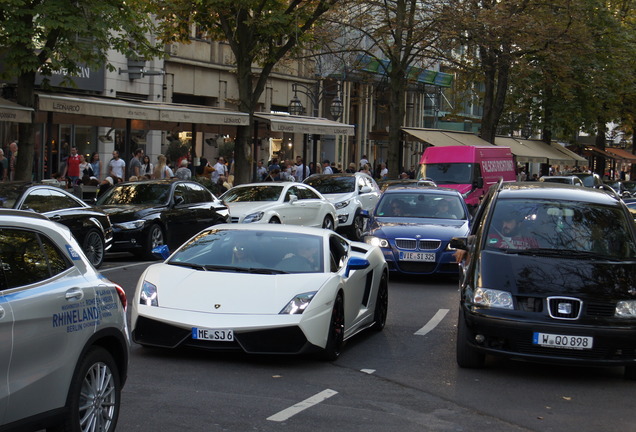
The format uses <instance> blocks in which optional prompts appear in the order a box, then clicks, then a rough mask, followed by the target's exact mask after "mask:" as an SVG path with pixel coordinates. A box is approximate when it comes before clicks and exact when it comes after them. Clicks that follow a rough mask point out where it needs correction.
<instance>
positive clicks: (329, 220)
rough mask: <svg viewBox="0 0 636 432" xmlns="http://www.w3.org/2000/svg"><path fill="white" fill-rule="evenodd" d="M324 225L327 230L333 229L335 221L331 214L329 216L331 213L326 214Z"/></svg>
mask: <svg viewBox="0 0 636 432" xmlns="http://www.w3.org/2000/svg"><path fill="white" fill-rule="evenodd" d="M322 227H323V228H324V229H326V230H331V231H333V228H334V223H333V219H332V218H331V216H329V215H327V216H325V220H323V221H322Z"/></svg>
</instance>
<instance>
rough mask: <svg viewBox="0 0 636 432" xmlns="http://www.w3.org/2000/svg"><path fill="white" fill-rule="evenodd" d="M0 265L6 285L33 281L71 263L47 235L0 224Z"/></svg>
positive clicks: (19, 284) (59, 271)
mask: <svg viewBox="0 0 636 432" xmlns="http://www.w3.org/2000/svg"><path fill="white" fill-rule="evenodd" d="M0 265H1V267H2V272H3V273H4V276H5V280H6V283H7V288H15V287H20V286H24V285H29V284H33V283H37V282H40V281H43V280H46V279H49V278H50V277H53V276H55V275H56V274H59V273H61V272H63V271H64V270H66V269H68V268H69V267H71V263H70V262H69V260H68V259H67V258H66V257H65V255H64V254H63V253H62V252H61V251H60V250H59V249H58V248H57V247H56V246H55V245H54V244H53V242H51V241H50V240H49V239H48V238H46V237H44V236H42V235H40V234H38V233H35V232H32V231H26V230H18V229H9V228H0Z"/></svg>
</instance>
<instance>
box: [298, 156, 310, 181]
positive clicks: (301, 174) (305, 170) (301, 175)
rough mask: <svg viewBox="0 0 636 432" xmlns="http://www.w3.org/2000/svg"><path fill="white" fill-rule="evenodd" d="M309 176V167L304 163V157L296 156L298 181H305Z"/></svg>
mask: <svg viewBox="0 0 636 432" xmlns="http://www.w3.org/2000/svg"><path fill="white" fill-rule="evenodd" d="M308 176H309V167H307V166H305V164H304V163H303V158H302V157H300V156H296V181H299V182H301V181H303V180H305V178H307V177H308Z"/></svg>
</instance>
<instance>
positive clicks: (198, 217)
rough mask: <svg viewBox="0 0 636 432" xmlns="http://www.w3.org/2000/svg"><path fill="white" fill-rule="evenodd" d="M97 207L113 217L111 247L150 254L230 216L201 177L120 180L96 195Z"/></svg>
mask: <svg viewBox="0 0 636 432" xmlns="http://www.w3.org/2000/svg"><path fill="white" fill-rule="evenodd" d="M96 205H97V207H98V208H100V209H102V210H103V211H105V212H106V213H107V214H108V215H109V216H110V219H111V221H112V222H113V232H114V242H113V247H112V250H111V251H112V252H132V253H134V254H136V255H138V256H140V257H143V258H146V259H153V258H154V257H153V255H152V249H153V248H155V247H156V246H160V245H163V244H167V245H168V246H169V247H170V249H175V248H177V247H179V246H181V244H182V243H183V242H185V241H186V240H188V239H189V238H190V237H192V236H193V235H194V234H196V233H198V232H199V231H201V230H203V229H204V228H207V227H209V226H211V225H216V224H219V223H226V222H228V221H229V212H228V209H227V207H226V206H225V205H223V203H222V202H221V201H219V200H218V199H217V198H216V197H215V196H214V195H213V194H212V193H211V192H210V191H209V190H208V189H206V188H205V187H204V186H202V185H201V184H200V183H197V182H194V181H182V180H148V181H141V182H128V183H120V184H118V185H115V186H112V187H110V188H109V189H108V190H107V191H105V192H104V193H103V194H101V195H100V196H99V198H98V199H97V203H96Z"/></svg>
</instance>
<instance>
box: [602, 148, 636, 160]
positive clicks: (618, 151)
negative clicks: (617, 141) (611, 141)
mask: <svg viewBox="0 0 636 432" xmlns="http://www.w3.org/2000/svg"><path fill="white" fill-rule="evenodd" d="M605 151H606V152H607V153H610V154H613V155H616V156H618V157H620V158H621V159H624V160H625V161H626V162H630V163H636V155H633V154H631V153H630V152H628V151H625V150H623V149H619V148H614V147H606V148H605Z"/></svg>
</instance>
